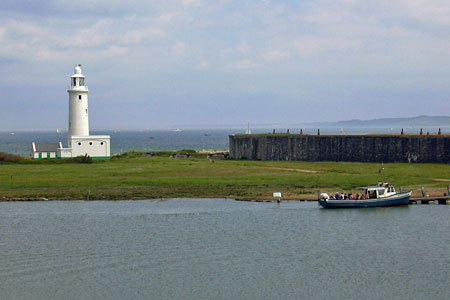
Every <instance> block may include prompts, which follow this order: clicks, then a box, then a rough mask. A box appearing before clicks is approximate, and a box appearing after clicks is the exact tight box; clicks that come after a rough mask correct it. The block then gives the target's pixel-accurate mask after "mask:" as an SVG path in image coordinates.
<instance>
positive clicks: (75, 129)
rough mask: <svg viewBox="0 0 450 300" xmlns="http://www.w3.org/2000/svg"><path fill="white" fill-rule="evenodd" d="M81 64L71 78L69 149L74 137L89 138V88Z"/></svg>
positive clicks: (69, 91)
mask: <svg viewBox="0 0 450 300" xmlns="http://www.w3.org/2000/svg"><path fill="white" fill-rule="evenodd" d="M80 67H81V64H78V65H77V66H76V67H75V70H74V74H73V75H72V76H70V88H69V89H68V90H67V92H68V93H69V135H68V143H69V148H71V147H72V145H71V142H72V141H71V138H72V137H73V136H89V112H88V88H87V86H86V78H85V77H84V76H83V74H81V68H80Z"/></svg>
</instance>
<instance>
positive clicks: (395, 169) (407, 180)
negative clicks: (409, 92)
mask: <svg viewBox="0 0 450 300" xmlns="http://www.w3.org/2000/svg"><path fill="white" fill-rule="evenodd" d="M169 154H170V153H168V152H164V153H159V154H158V155H157V156H152V157H149V156H145V155H143V154H142V153H128V154H127V155H121V156H119V157H115V158H113V159H111V160H109V161H94V162H92V163H79V162H76V161H73V162H64V161H56V160H48V161H29V160H28V161H21V160H18V161H15V162H1V163H0V200H4V201H8V200H36V199H40V198H46V199H49V200H87V199H90V200H122V199H148V198H174V197H187V198H194V197H195V198H209V197H212V198H225V197H228V198H237V199H272V193H273V192H275V191H280V192H282V193H283V196H284V197H283V198H284V199H314V198H316V194H317V191H318V190H320V191H322V192H328V193H334V192H336V191H339V192H342V191H346V192H347V191H351V190H352V188H355V187H358V186H365V185H373V184H376V183H377V182H379V181H384V182H389V183H391V184H394V185H395V186H396V187H397V188H398V186H402V187H403V188H404V189H412V190H413V196H420V195H421V192H420V191H421V187H422V186H424V187H425V190H426V192H427V193H428V194H430V195H442V194H443V193H444V192H446V190H447V186H448V185H450V165H448V164H404V163H392V164H384V171H383V172H382V173H381V174H379V173H378V170H379V169H380V167H381V166H380V164H376V163H350V162H300V161H278V162H277V161H247V160H215V161H214V162H211V161H210V160H208V159H207V157H206V155H204V154H194V155H193V156H191V157H190V158H180V159H177V158H169V157H168V156H169Z"/></svg>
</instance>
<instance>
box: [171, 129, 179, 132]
mask: <svg viewBox="0 0 450 300" xmlns="http://www.w3.org/2000/svg"><path fill="white" fill-rule="evenodd" d="M172 131H175V132H181V129H180V128H177V129H174V130H172Z"/></svg>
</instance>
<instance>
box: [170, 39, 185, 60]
mask: <svg viewBox="0 0 450 300" xmlns="http://www.w3.org/2000/svg"><path fill="white" fill-rule="evenodd" d="M186 51H187V46H186V44H185V43H183V42H182V41H176V42H175V44H174V45H173V46H172V54H173V55H175V56H182V55H185V54H186Z"/></svg>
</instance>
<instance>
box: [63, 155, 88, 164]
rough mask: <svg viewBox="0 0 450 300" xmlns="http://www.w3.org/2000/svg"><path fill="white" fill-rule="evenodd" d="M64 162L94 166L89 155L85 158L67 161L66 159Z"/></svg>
mask: <svg viewBox="0 0 450 300" xmlns="http://www.w3.org/2000/svg"><path fill="white" fill-rule="evenodd" d="M63 162H65V163H79V164H92V163H93V161H92V158H91V157H90V156H89V155H87V154H85V155H84V156H82V155H80V156H77V157H72V158H67V159H64V160H63Z"/></svg>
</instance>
